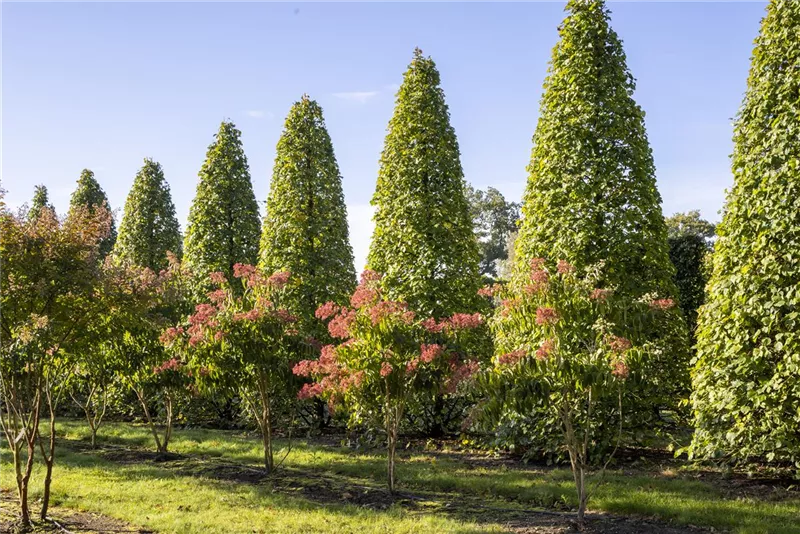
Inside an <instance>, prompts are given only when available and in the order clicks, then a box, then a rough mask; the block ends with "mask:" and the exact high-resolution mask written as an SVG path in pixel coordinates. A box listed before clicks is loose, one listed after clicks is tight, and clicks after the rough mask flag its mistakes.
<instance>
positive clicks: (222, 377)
mask: <svg viewBox="0 0 800 534" xmlns="http://www.w3.org/2000/svg"><path fill="white" fill-rule="evenodd" d="M220 274H221V273H212V274H211V275H210V276H209V278H210V281H211V283H212V284H213V286H214V289H213V290H212V291H211V292H209V293H208V300H209V302H206V303H201V304H198V305H197V306H196V307H195V311H194V313H193V314H191V315H189V317H188V318H187V319H186V321H185V323H184V324H182V325H178V326H175V327H172V328H168V329H166V330H165V331H164V332H163V334H162V336H161V342H162V343H163V344H164V345H165V346H166V347H167V348H168V349H169V350H171V351H172V353H173V354H176V355H177V359H173V360H170V361H183V362H185V365H186V366H187V367H188V369H189V372H190V373H192V376H194V377H195V379H196V381H197V384H198V385H199V386H200V387H201V388H206V389H225V390H231V389H235V390H237V391H238V393H239V394H240V396H241V397H242V399H243V400H244V401H245V403H246V405H247V406H248V408H249V409H250V411H251V412H252V415H253V417H254V419H255V420H256V421H257V423H258V426H259V429H260V430H261V434H262V437H263V442H264V465H265V467H266V469H267V471H272V470H273V469H274V459H273V451H272V424H273V422H274V421H273V416H272V415H271V414H272V412H273V408H274V405H275V402H276V400H277V399H278V398H279V397H281V396H286V395H288V396H294V395H296V393H295V391H296V390H295V391H289V390H290V389H291V388H292V387H293V386H292V384H293V380H292V376H291V367H292V365H291V364H292V359H293V355H294V354H295V353H296V352H297V351H298V350H299V349H300V348H302V346H303V345H304V341H303V340H302V339H301V335H300V331H299V326H298V317H297V316H296V315H295V314H293V313H292V312H291V311H290V310H288V309H286V308H284V307H282V306H281V303H282V302H283V301H285V293H286V289H287V286H289V285H290V284H291V283H292V279H291V274H290V273H288V272H277V273H273V274H271V275H269V274H267V273H262V272H261V271H259V269H258V268H256V267H254V266H252V265H244V264H239V263H237V264H236V265H234V267H233V275H234V277H235V278H237V279H238V280H239V283H241V285H242V291H241V292H240V294H239V293H237V292H234V291H232V290H231V287H230V286H229V285H228V282H227V279H226V278H225V277H224V276H220ZM174 365H175V364H172V363H169V362H166V363H165V364H164V366H167V367H166V368H171V367H170V366H174ZM164 366H162V367H164ZM311 393H313V390H311V389H309V388H306V389H304V390H303V391H302V392H301V396H311Z"/></svg>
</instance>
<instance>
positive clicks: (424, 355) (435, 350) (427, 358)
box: [419, 343, 444, 363]
mask: <svg viewBox="0 0 800 534" xmlns="http://www.w3.org/2000/svg"><path fill="white" fill-rule="evenodd" d="M419 351H420V355H419V359H420V360H422V361H423V362H425V363H431V362H432V361H433V360H435V359H436V358H437V357H438V356H440V355H441V354H442V353H443V352H444V348H443V347H442V346H441V345H437V344H436V343H431V344H430V345H425V344H422V345H420V347H419Z"/></svg>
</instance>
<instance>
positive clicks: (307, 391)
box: [297, 382, 322, 400]
mask: <svg viewBox="0 0 800 534" xmlns="http://www.w3.org/2000/svg"><path fill="white" fill-rule="evenodd" d="M320 395H322V384H318V383H316V382H314V383H313V384H303V387H302V388H301V389H300V391H299V392H298V393H297V398H298V399H300V400H305V399H310V398H312V397H319V396H320Z"/></svg>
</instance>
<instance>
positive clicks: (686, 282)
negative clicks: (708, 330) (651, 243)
mask: <svg viewBox="0 0 800 534" xmlns="http://www.w3.org/2000/svg"><path fill="white" fill-rule="evenodd" d="M666 221H667V229H668V231H669V237H668V241H669V259H670V261H672V264H673V265H674V266H675V285H676V286H677V288H678V295H679V296H680V298H679V299H678V302H679V303H680V307H681V310H682V311H683V317H684V318H685V319H686V324H687V326H688V327H689V334H690V335H691V337H692V338H694V332H695V329H696V327H697V311H698V310H699V309H700V306H702V305H703V302H705V289H706V282H707V281H708V274H709V273H708V259H709V255H710V252H711V248H712V245H711V241H710V240H711V239H713V237H714V234H715V232H716V228H715V227H714V225H713V224H711V223H710V222H708V221H706V220H704V219H701V218H700V212H699V211H697V210H692V211H689V212H687V213H676V214H675V215H673V216H672V217H668V218H667V219H666ZM692 344H694V343H692Z"/></svg>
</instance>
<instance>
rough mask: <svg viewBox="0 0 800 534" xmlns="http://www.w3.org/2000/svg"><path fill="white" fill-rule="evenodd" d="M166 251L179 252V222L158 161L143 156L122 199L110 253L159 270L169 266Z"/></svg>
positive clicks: (120, 258) (135, 263)
mask: <svg viewBox="0 0 800 534" xmlns="http://www.w3.org/2000/svg"><path fill="white" fill-rule="evenodd" d="M167 252H172V253H173V254H176V255H178V256H180V254H181V231H180V226H179V225H178V219H177V218H176V217H175V206H174V205H173V204H172V196H171V195H170V191H169V184H167V182H166V180H164V172H163V171H162V170H161V165H160V164H159V163H157V162H155V161H153V160H151V159H145V160H144V165H143V166H142V168H141V169H139V172H138V173H136V178H134V180H133V186H132V187H131V190H130V193H128V199H127V200H126V201H125V212H124V213H123V215H122V221H121V222H120V225H119V236H118V237H117V241H116V244H115V245H114V250H113V256H114V257H115V258H117V259H118V260H121V261H124V262H129V263H132V264H134V265H139V266H142V267H148V268H150V269H153V270H154V271H156V272H158V271H160V270H162V269H165V268H167V266H168V263H169V262H168V260H167Z"/></svg>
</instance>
